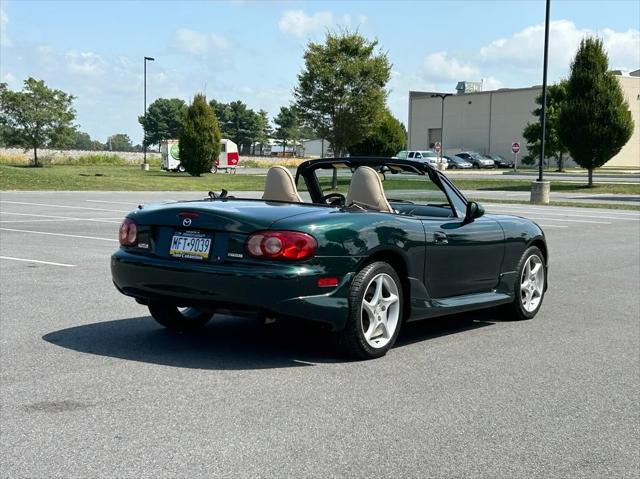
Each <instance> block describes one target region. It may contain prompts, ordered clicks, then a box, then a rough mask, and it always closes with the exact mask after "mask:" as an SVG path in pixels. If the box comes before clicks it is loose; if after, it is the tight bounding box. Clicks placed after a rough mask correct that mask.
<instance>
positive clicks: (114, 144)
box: [107, 133, 133, 151]
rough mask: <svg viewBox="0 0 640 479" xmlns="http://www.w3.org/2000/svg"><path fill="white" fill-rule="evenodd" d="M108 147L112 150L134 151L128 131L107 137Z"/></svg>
mask: <svg viewBox="0 0 640 479" xmlns="http://www.w3.org/2000/svg"><path fill="white" fill-rule="evenodd" d="M107 147H108V149H109V150H110V151H133V143H131V138H129V135H127V134H126V133H116V134H115V135H111V136H110V137H109V138H108V139H107Z"/></svg>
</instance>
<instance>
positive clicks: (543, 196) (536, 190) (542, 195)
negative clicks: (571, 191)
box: [531, 0, 551, 205]
mask: <svg viewBox="0 0 640 479" xmlns="http://www.w3.org/2000/svg"><path fill="white" fill-rule="evenodd" d="M550 11H551V0H547V5H546V12H545V21H544V60H543V67H542V128H541V129H542V139H541V141H540V164H539V165H538V180H537V181H534V182H533V183H532V184H531V203H539V204H544V205H547V204H549V190H550V189H551V187H550V183H549V182H548V181H543V179H542V168H543V166H544V144H545V136H546V129H547V63H548V57H549V14H550Z"/></svg>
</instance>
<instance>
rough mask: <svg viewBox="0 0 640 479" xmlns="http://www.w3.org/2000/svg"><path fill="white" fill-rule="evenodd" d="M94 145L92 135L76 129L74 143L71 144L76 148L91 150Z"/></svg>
mask: <svg viewBox="0 0 640 479" xmlns="http://www.w3.org/2000/svg"><path fill="white" fill-rule="evenodd" d="M92 146H93V142H92V141H91V136H89V133H85V132H83V131H76V135H75V138H74V140H73V144H72V145H71V147H72V148H73V149H74V150H91V149H92V148H91V147H92Z"/></svg>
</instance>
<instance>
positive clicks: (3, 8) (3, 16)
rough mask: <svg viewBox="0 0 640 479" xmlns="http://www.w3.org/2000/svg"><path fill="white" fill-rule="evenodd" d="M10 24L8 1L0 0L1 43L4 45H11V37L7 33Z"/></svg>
mask: <svg viewBox="0 0 640 479" xmlns="http://www.w3.org/2000/svg"><path fill="white" fill-rule="evenodd" d="M8 25H9V14H8V13H7V2H5V1H2V2H0V45H2V46H3V47H10V46H11V39H10V38H9V35H8V34H7V27H8Z"/></svg>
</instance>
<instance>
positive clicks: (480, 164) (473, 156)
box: [456, 151, 496, 168]
mask: <svg viewBox="0 0 640 479" xmlns="http://www.w3.org/2000/svg"><path fill="white" fill-rule="evenodd" d="M456 156H457V157H459V158H462V159H463V160H467V161H468V162H469V163H471V164H472V165H473V167H474V168H495V167H496V164H495V162H494V161H493V160H492V159H490V158H485V157H484V156H482V155H481V154H480V153H476V152H474V151H463V152H461V153H456Z"/></svg>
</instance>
